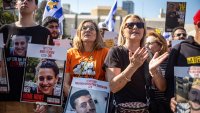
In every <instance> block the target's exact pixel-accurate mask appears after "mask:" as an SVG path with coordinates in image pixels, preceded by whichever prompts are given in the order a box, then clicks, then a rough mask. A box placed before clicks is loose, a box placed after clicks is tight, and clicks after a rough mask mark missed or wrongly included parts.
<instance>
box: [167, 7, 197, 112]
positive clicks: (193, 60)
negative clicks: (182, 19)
mask: <svg viewBox="0 0 200 113" xmlns="http://www.w3.org/2000/svg"><path fill="white" fill-rule="evenodd" d="M193 20H194V27H195V31H196V34H195V37H188V39H186V40H185V41H183V42H181V43H180V44H177V45H176V46H175V47H174V48H173V49H172V50H171V53H170V56H169V60H168V61H169V62H168V65H167V69H166V74H165V75H166V80H167V91H166V93H167V94H166V96H167V97H168V99H169V100H171V102H170V107H171V110H172V111H173V112H176V109H177V101H176V100H175V97H174V88H175V87H174V85H175V84H174V66H200V62H199V60H197V59H198V58H199V56H200V51H199V47H200V10H198V11H197V12H196V14H195V15H194V17H193Z"/></svg>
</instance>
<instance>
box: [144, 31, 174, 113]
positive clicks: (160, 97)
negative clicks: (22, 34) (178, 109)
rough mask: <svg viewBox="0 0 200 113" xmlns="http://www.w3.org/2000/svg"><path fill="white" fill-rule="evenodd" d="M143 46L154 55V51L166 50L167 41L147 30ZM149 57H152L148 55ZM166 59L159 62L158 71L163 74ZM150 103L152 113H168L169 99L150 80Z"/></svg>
mask: <svg viewBox="0 0 200 113" xmlns="http://www.w3.org/2000/svg"><path fill="white" fill-rule="evenodd" d="M145 47H146V48H147V49H148V50H149V52H150V54H152V55H154V54H155V53H156V52H158V53H159V56H160V55H162V54H163V53H165V52H167V51H168V47H167V41H166V40H165V38H164V37H163V36H162V35H160V34H158V33H156V32H149V33H148V34H147V36H146V41H145ZM149 58H150V59H151V58H152V57H149ZM166 65H167V60H165V61H164V62H162V63H161V64H160V72H161V73H162V75H163V76H164V75H165V70H166ZM151 91H152V92H151V105H150V110H151V112H152V113H170V112H171V110H170V107H169V101H168V100H167V99H166V98H165V96H164V95H165V93H164V92H160V91H159V90H158V89H157V88H156V87H154V83H153V82H152V87H151Z"/></svg>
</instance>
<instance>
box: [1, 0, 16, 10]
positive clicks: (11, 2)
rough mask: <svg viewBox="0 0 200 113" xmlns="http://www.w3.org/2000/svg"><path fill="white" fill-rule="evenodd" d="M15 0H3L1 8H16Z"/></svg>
mask: <svg viewBox="0 0 200 113" xmlns="http://www.w3.org/2000/svg"><path fill="white" fill-rule="evenodd" d="M15 4H16V0H3V10H12V9H16V7H15Z"/></svg>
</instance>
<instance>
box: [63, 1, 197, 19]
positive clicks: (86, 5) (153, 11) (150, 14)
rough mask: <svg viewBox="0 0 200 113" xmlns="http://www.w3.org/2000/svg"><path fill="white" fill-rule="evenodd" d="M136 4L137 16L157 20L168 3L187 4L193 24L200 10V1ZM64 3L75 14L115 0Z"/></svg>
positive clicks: (187, 10)
mask: <svg viewBox="0 0 200 113" xmlns="http://www.w3.org/2000/svg"><path fill="white" fill-rule="evenodd" d="M122 1H123V0H118V7H121V6H122ZM132 1H133V2H134V3H135V14H138V15H140V16H141V17H147V18H157V17H158V14H159V10H160V8H163V9H164V12H166V4H167V1H172V2H187V6H186V20H185V21H186V23H193V19H192V18H193V15H194V14H195V12H196V11H197V10H198V9H200V0H132ZM62 3H68V4H70V5H71V11H73V12H78V13H81V12H90V11H91V10H92V9H94V8H95V7H97V6H112V4H113V3H114V0H62Z"/></svg>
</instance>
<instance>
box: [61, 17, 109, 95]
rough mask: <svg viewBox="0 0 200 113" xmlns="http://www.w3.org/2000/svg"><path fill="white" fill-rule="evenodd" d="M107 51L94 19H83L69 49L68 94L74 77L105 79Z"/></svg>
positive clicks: (66, 91) (67, 64) (66, 82)
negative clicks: (104, 67) (104, 64)
mask: <svg viewBox="0 0 200 113" xmlns="http://www.w3.org/2000/svg"><path fill="white" fill-rule="evenodd" d="M107 52H108V49H107V48H105V47H104V43H103V40H102V37H101V35H100V32H99V29H98V26H97V24H96V23H95V22H94V21H92V20H84V21H82V22H81V23H80V25H79V27H78V29H77V32H76V36H75V37H74V40H73V48H71V49H69V50H68V51H67V63H66V77H65V82H64V86H65V87H64V92H65V94H66V96H67V94H68V90H69V86H70V84H71V80H72V78H73V77H83V78H94V79H97V80H105V72H104V71H103V70H102V65H103V62H104V59H105V57H106V55H107Z"/></svg>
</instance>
